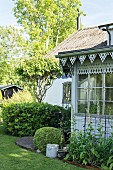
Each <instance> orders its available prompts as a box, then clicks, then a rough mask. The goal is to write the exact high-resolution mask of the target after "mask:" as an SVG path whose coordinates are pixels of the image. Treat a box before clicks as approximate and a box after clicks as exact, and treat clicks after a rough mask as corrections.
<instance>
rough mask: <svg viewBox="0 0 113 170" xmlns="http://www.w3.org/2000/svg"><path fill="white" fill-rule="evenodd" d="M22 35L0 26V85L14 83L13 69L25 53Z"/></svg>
mask: <svg viewBox="0 0 113 170" xmlns="http://www.w3.org/2000/svg"><path fill="white" fill-rule="evenodd" d="M26 44H27V43H26V40H25V38H23V33H22V31H21V30H18V29H16V28H14V27H12V26H9V27H2V26H0V83H6V84H8V83H10V84H13V83H16V82H17V81H18V80H17V79H18V78H17V77H16V75H15V71H14V67H15V65H17V60H16V59H17V58H20V57H23V56H25V53H26V51H27V48H26V46H27V45H26Z"/></svg>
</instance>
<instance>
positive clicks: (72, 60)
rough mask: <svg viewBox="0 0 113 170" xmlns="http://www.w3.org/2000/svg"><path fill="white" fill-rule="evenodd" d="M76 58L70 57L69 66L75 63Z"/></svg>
mask: <svg viewBox="0 0 113 170" xmlns="http://www.w3.org/2000/svg"><path fill="white" fill-rule="evenodd" d="M76 58H77V57H70V58H69V60H70V62H71V64H72V65H73V64H74V63H75V60H76Z"/></svg>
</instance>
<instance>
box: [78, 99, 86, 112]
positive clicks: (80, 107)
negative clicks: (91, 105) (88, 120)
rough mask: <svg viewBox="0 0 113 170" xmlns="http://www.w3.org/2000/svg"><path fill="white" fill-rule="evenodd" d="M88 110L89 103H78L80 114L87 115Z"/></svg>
mask: <svg viewBox="0 0 113 170" xmlns="http://www.w3.org/2000/svg"><path fill="white" fill-rule="evenodd" d="M86 109H87V102H86V101H79V102H78V113H86Z"/></svg>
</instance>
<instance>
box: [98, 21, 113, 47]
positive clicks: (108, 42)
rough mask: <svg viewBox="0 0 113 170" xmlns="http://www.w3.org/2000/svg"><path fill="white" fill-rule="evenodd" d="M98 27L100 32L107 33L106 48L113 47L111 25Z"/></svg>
mask: <svg viewBox="0 0 113 170" xmlns="http://www.w3.org/2000/svg"><path fill="white" fill-rule="evenodd" d="M98 27H99V29H101V30H102V31H107V33H108V38H107V45H108V46H110V45H113V23H111V24H106V25H100V26H98Z"/></svg>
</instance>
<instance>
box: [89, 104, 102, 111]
mask: <svg viewBox="0 0 113 170" xmlns="http://www.w3.org/2000/svg"><path fill="white" fill-rule="evenodd" d="M89 108H90V109H89V113H90V114H102V102H95V101H93V102H92V101H91V102H90V107H89Z"/></svg>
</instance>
